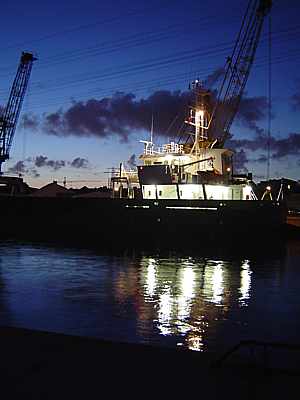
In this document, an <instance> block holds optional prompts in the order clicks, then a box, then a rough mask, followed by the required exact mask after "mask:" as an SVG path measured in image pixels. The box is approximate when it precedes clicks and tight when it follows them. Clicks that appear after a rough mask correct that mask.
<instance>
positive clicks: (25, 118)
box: [20, 113, 39, 131]
mask: <svg viewBox="0 0 300 400" xmlns="http://www.w3.org/2000/svg"><path fill="white" fill-rule="evenodd" d="M20 125H21V127H22V128H24V129H29V130H33V131H36V130H37V129H38V127H39V118H38V117H37V116H36V115H34V114H32V113H27V114H23V115H22V119H21V123H20Z"/></svg>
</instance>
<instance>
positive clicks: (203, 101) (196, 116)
mask: <svg viewBox="0 0 300 400" xmlns="http://www.w3.org/2000/svg"><path fill="white" fill-rule="evenodd" d="M271 5H272V2H271V1H270V0H250V1H249V6H248V7H247V10H246V14H245V16H244V18H243V22H242V27H241V29H240V31H239V34H238V38H237V40H236V43H235V46H234V49H233V53H232V55H231V57H229V58H228V59H227V61H226V66H225V68H224V74H223V81H222V84H221V87H220V89H219V91H218V92H217V95H216V92H215V91H212V90H210V88H207V87H206V86H205V85H204V84H203V83H202V82H201V81H200V80H199V79H196V80H195V81H193V82H192V84H191V92H190V93H191V96H190V104H189V107H188V108H187V113H186V117H185V120H184V123H185V126H186V131H185V134H184V135H183V137H182V138H179V139H178V137H177V136H176V134H174V135H173V137H174V138H176V140H175V139H174V140H173V141H171V142H169V143H167V144H163V145H161V146H156V145H155V144H154V141H153V122H152V128H151V131H150V139H149V140H143V141H142V144H143V146H144V150H143V153H142V154H141V156H140V161H141V165H138V166H137V167H136V168H135V169H134V170H127V169H125V168H124V167H123V164H122V163H121V164H120V168H119V171H118V172H117V173H116V174H115V175H114V176H113V177H112V179H111V185H112V195H111V197H110V198H99V197H92V196H90V197H80V196H79V197H76V196H69V195H68V196H66V195H65V193H62V192H61V195H60V196H56V197H49V196H48V197H47V196H38V195H37V196H35V195H32V194H30V193H29V194H28V190H27V188H26V186H24V184H23V181H22V179H21V178H18V179H15V180H7V179H6V180H5V177H3V176H2V177H1V182H0V185H1V186H2V188H4V189H5V190H6V189H7V190H9V191H10V195H1V196H0V207H1V210H2V213H1V225H0V235H2V237H4V238H7V237H20V238H26V239H38V240H43V239H47V240H49V239H50V240H53V241H56V242H57V241H62V242H63V243H65V242H66V241H68V242H73V243H74V242H76V244H84V245H86V244H91V243H93V244H94V245H96V247H105V248H108V247H110V248H116V247H125V248H127V247H128V246H130V247H142V248H145V247H148V246H150V247H153V246H154V247H166V248H178V246H183V247H186V246H191V245H193V246H195V247H196V248H200V247H201V246H202V247H203V246H204V245H205V244H206V243H212V244H213V245H214V246H216V244H218V246H219V245H220V244H223V243H227V244H228V243H229V244H233V245H234V246H236V244H237V243H239V242H240V243H242V244H246V246H248V243H252V244H253V243H254V241H256V242H257V241H259V242H260V243H265V242H266V240H268V241H269V239H270V238H271V237H274V238H275V239H276V238H280V237H281V236H282V234H283V231H284V227H285V223H286V207H285V204H284V202H282V201H281V199H279V198H278V199H270V198H268V197H267V196H266V197H265V198H264V199H263V200H261V199H258V197H257V195H256V193H255V190H254V185H253V182H252V176H251V174H247V175H241V174H235V173H234V169H233V154H234V153H233V151H232V150H230V149H228V148H226V147H225V144H226V143H227V141H228V138H229V137H230V128H231V125H232V123H233V121H234V118H235V115H236V113H237V111H238V108H239V104H240V100H241V98H242V95H243V92H244V88H245V85H246V82H247V79H248V76H249V73H250V69H251V66H252V64H253V60H254V56H255V52H256V49H257V45H258V41H259V37H260V34H261V30H262V25H263V21H264V18H265V16H266V15H267V14H268V13H269V12H270V9H271ZM25 55H26V54H25ZM34 60H35V58H34V57H33V56H32V55H31V54H29V55H26V57H25V59H24V54H23V55H22V57H21V62H20V67H19V68H20V70H21V71H23V70H24V71H23V72H24V74H26V77H27V80H26V83H27V82H28V79H29V74H30V71H31V66H32V62H33V61H34ZM16 79H19V78H18V75H17V77H16ZM25 89H26V85H23V87H22V90H18V91H16V90H14V89H13V90H12V94H11V99H10V101H9V102H8V106H7V108H6V109H7V112H5V113H4V115H3V117H2V124H1V129H2V131H1V135H0V136H1V140H2V141H1V143H2V144H1V143H0V150H1V151H0V165H1V163H2V162H4V161H5V160H7V159H8V157H9V149H10V145H11V141H12V138H13V134H14V131H15V128H16V122H17V116H18V115H19V112H20V107H21V104H22V99H23V97H24V93H25ZM15 98H16V99H17V100H18V101H17V103H16V101H15ZM15 103H16V104H17V106H18V107H17V111H18V112H14V113H11V112H10V110H11V108H12V107H11V106H10V105H11V104H15ZM152 121H153V119H152ZM17 186H19V187H17ZM26 192H27V194H26ZM272 243H273V242H272ZM248 247H249V246H248Z"/></svg>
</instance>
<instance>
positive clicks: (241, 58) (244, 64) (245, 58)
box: [211, 0, 272, 146]
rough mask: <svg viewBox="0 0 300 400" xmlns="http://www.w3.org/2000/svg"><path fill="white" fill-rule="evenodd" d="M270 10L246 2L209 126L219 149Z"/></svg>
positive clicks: (266, 1) (262, 0) (267, 4)
mask: <svg viewBox="0 0 300 400" xmlns="http://www.w3.org/2000/svg"><path fill="white" fill-rule="evenodd" d="M271 7H272V0H250V1H249V3H248V6H247V10H246V13H245V15H244V18H243V22H242V26H241V29H240V31H239V34H238V37H237V40H236V43H235V46H234V49H233V53H232V55H231V57H229V58H228V60H227V66H226V70H225V75H224V79H223V82H222V84H221V88H220V90H219V93H218V99H217V102H216V106H215V109H214V111H213V114H212V124H211V126H212V128H211V129H212V130H213V133H212V135H213V136H214V137H218V141H219V144H220V145H221V146H223V145H224V143H225V141H226V139H227V138H228V136H229V134H230V128H231V125H232V123H233V120H234V118H235V116H236V114H237V111H238V108H239V105H240V101H241V98H242V95H243V92H244V89H245V86H246V83H247V80H248V77H249V73H250V70H251V67H252V65H253V61H254V57H255V53H256V49H257V46H258V42H259V39H260V35H261V31H262V26H263V22H264V18H265V16H266V15H267V14H268V13H269V12H270V10H271Z"/></svg>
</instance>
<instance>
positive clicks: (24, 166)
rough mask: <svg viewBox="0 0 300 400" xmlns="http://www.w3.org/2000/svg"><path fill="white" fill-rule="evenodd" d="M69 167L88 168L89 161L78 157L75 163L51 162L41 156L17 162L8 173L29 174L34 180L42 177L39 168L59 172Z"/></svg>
mask: <svg viewBox="0 0 300 400" xmlns="http://www.w3.org/2000/svg"><path fill="white" fill-rule="evenodd" d="M67 165H69V166H70V167H73V168H78V169H79V168H88V167H89V161H88V160H87V159H86V158H81V157H76V158H74V160H73V161H65V160H49V159H48V157H47V156H43V155H39V156H36V157H28V158H26V159H25V160H20V161H17V162H16V163H15V164H14V165H13V166H12V167H10V168H9V169H8V170H7V172H8V173H13V174H29V175H31V176H32V177H34V178H37V177H39V176H40V173H39V172H38V168H51V169H53V170H54V171H57V170H58V169H60V168H63V167H65V166H67Z"/></svg>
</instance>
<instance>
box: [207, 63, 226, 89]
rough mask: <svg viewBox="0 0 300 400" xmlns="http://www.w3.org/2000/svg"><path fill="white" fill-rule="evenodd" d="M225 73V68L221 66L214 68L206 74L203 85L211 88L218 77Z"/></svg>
mask: <svg viewBox="0 0 300 400" xmlns="http://www.w3.org/2000/svg"><path fill="white" fill-rule="evenodd" d="M224 74H225V69H224V68H223V67H221V68H218V69H216V70H215V71H214V72H213V73H211V74H210V75H208V77H207V78H206V79H205V81H204V82H203V85H204V87H206V88H211V87H213V86H214V85H215V84H216V83H217V82H218V80H219V79H220V78H222V77H223V76H224Z"/></svg>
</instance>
